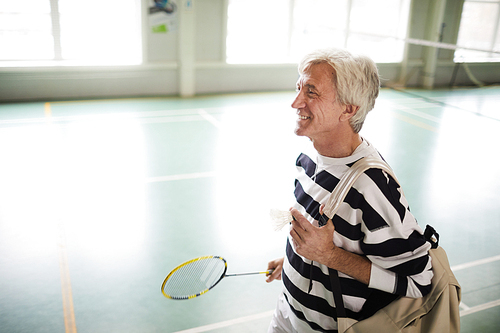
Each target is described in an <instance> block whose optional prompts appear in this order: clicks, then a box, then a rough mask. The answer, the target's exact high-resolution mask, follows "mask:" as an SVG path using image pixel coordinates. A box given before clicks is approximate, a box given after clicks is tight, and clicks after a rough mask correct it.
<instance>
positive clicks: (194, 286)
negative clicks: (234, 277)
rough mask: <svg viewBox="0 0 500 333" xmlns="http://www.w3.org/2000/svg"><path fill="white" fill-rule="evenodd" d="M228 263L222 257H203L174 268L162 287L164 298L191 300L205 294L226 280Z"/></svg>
mask: <svg viewBox="0 0 500 333" xmlns="http://www.w3.org/2000/svg"><path fill="white" fill-rule="evenodd" d="M226 271H227V262H226V260H225V259H224V258H222V257H220V256H203V257H198V258H194V259H191V260H189V261H186V262H184V263H182V264H180V265H179V266H177V267H176V268H174V269H173V270H172V271H171V272H170V273H169V274H168V275H167V277H166V278H165V280H164V281H163V284H162V285H161V292H162V293H163V296H165V297H167V298H170V299H174V300H184V299H191V298H195V297H198V296H201V295H203V294H205V293H206V292H207V291H209V290H210V289H212V288H213V287H215V286H216V285H217V284H218V283H219V282H220V281H221V280H222V278H224V275H225V274H226Z"/></svg>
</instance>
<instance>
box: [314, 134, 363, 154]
mask: <svg viewBox="0 0 500 333" xmlns="http://www.w3.org/2000/svg"><path fill="white" fill-rule="evenodd" d="M362 142H363V140H362V139H361V136H360V135H359V134H358V133H354V132H352V133H348V134H346V135H343V136H342V137H337V138H335V139H334V140H331V139H330V140H324V141H318V140H316V141H313V145H314V149H316V151H317V152H318V153H319V154H321V155H323V156H326V157H333V158H342V157H348V156H351V155H352V153H354V151H355V150H356V148H358V146H359V145H360V144H361V143H362Z"/></svg>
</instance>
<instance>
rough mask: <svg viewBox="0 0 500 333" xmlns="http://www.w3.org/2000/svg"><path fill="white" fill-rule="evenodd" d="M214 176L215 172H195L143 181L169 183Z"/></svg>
mask: <svg viewBox="0 0 500 333" xmlns="http://www.w3.org/2000/svg"><path fill="white" fill-rule="evenodd" d="M216 175H217V173H216V172H215V171H208V172H195V173H185V174H179V175H171V176H160V177H148V178H146V179H145V182H146V183H157V182H169V181H174V180H185V179H197V178H208V177H215V176H216Z"/></svg>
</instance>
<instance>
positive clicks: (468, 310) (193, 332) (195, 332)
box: [176, 255, 500, 333]
mask: <svg viewBox="0 0 500 333" xmlns="http://www.w3.org/2000/svg"><path fill="white" fill-rule="evenodd" d="M498 260H500V255H498V256H493V257H489V258H484V259H480V260H476V261H471V262H468V263H465V264H460V265H455V266H452V267H451V269H452V270H453V271H454V272H455V271H459V270H462V269H466V268H471V267H474V266H478V265H483V264H488V263H491V262H495V261H498ZM496 306H500V300H496V301H492V302H488V303H485V304H480V305H476V306H473V307H469V306H467V305H466V304H464V303H460V308H461V311H460V317H464V316H467V315H469V314H472V313H476V312H480V311H483V310H487V309H491V308H493V307H496ZM273 312H274V310H272V311H266V312H262V313H258V314H255V315H251V316H246V317H240V318H235V319H232V320H226V321H223V322H219V323H215V324H210V325H205V326H199V327H195V328H191V329H188V330H184V331H178V332H176V333H199V332H208V331H211V330H215V329H218V328H223V327H228V326H232V325H236V324H240V323H245V322H248V321H252V320H256V319H262V318H265V317H267V316H271V315H272V314H273Z"/></svg>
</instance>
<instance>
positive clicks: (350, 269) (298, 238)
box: [290, 208, 372, 285]
mask: <svg viewBox="0 0 500 333" xmlns="http://www.w3.org/2000/svg"><path fill="white" fill-rule="evenodd" d="M290 212H291V213H292V216H293V217H294V221H292V228H291V230H290V236H291V237H292V241H293V245H294V247H295V251H296V252H297V253H298V254H300V255H301V256H303V257H305V258H307V259H309V260H313V261H316V262H318V263H320V264H323V265H326V266H328V267H330V268H333V269H335V270H337V271H339V272H342V273H344V274H347V275H349V276H351V277H353V278H355V279H356V280H358V281H360V282H362V283H364V284H366V285H368V284H369V283H370V275H371V265H372V264H371V262H370V260H368V259H367V258H366V257H365V256H362V255H359V254H355V253H352V252H348V251H346V250H344V249H342V248H339V247H336V246H335V244H334V243H333V234H334V232H335V227H334V225H333V222H332V221H331V220H328V223H327V224H326V225H325V226H323V227H316V226H314V225H312V224H311V223H309V221H308V220H307V219H306V218H305V217H304V216H303V215H302V214H301V213H300V212H299V211H298V210H296V209H294V208H292V209H290ZM320 212H321V210H320Z"/></svg>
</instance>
